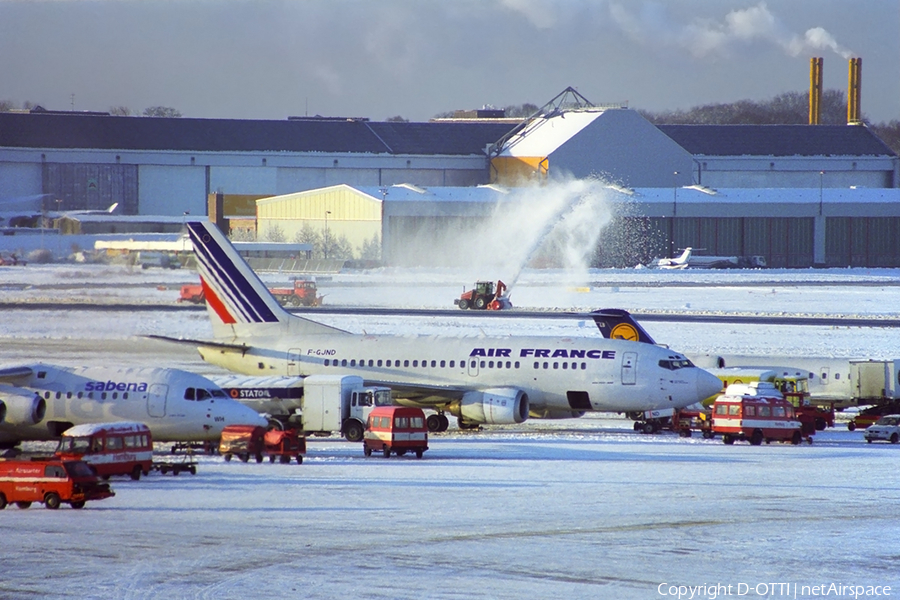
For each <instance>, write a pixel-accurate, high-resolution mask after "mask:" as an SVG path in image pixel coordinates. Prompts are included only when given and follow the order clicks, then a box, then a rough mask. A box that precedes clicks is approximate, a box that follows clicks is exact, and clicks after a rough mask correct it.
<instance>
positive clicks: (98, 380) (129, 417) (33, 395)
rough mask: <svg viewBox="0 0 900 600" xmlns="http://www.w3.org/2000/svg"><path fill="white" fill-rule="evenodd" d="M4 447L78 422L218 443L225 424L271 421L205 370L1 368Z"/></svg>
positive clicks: (0, 441)
mask: <svg viewBox="0 0 900 600" xmlns="http://www.w3.org/2000/svg"><path fill="white" fill-rule="evenodd" d="M0 417H2V418H0V448H10V447H13V446H15V445H16V444H18V443H19V442H22V441H32V440H50V439H55V438H58V437H59V436H60V434H62V432H63V431H65V430H66V429H68V428H69V427H72V426H73V425H82V424H85V423H106V422H111V421H140V422H142V423H146V424H147V426H148V427H149V428H150V431H151V433H152V434H153V439H154V440H155V441H160V442H182V441H184V442H186V441H207V440H210V441H211V440H217V439H218V438H219V436H220V435H221V433H222V428H223V427H225V426H226V425H262V426H265V425H266V420H265V419H264V418H263V417H261V416H260V415H259V414H258V413H256V412H255V411H253V410H252V409H250V408H248V407H246V406H244V405H243V404H240V403H238V402H236V401H234V400H232V399H231V398H229V397H228V396H227V395H226V394H225V392H223V391H222V389H221V388H220V387H219V386H218V385H216V384H215V383H213V382H212V381H210V380H209V379H207V378H206V377H203V376H201V375H195V374H194V373H188V372H187V371H181V370H179V369H160V368H147V367H141V368H108V367H78V368H72V367H60V366H54V365H48V364H43V363H37V364H31V365H22V366H15V367H7V368H3V369H0Z"/></svg>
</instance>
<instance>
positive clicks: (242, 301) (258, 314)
mask: <svg viewBox="0 0 900 600" xmlns="http://www.w3.org/2000/svg"><path fill="white" fill-rule="evenodd" d="M212 227H215V225H214V224H212V223H202V222H191V223H188V224H187V228H188V232H189V234H190V236H191V242H193V244H194V252H195V254H196V257H197V260H198V261H199V262H200V263H201V269H202V271H203V273H204V274H205V275H206V277H207V278H208V281H204V282H203V283H204V289H205V290H206V294H207V296H206V297H207V298H208V299H209V301H210V306H211V307H212V308H213V310H215V311H216V314H217V315H218V316H219V318H220V319H222V321H223V322H225V323H235V322H238V321H241V322H244V323H275V322H277V321H278V320H279V318H278V316H277V315H276V314H275V313H274V312H273V311H272V309H271V308H270V307H269V305H268V303H267V302H266V299H265V298H264V297H263V296H262V295H261V294H260V292H259V291H258V290H257V289H256V288H255V287H254V285H253V283H252V282H251V281H250V280H249V279H248V278H247V276H246V275H245V274H243V273H242V272H241V270H240V268H239V266H238V264H237V263H236V262H235V260H234V258H233V257H231V256H229V253H228V251H227V250H226V249H225V248H224V247H223V246H222V245H221V244H220V243H219V240H217V239H216V236H215V235H213V233H212V230H211V228H212ZM219 235H221V234H219ZM237 258H238V260H240V257H237ZM241 264H244V263H243V261H241ZM251 276H252V277H254V278H255V275H253V274H252V272H251ZM260 287H263V289H265V288H264V286H262V284H260ZM210 292H212V293H211V294H210ZM266 293H268V292H266Z"/></svg>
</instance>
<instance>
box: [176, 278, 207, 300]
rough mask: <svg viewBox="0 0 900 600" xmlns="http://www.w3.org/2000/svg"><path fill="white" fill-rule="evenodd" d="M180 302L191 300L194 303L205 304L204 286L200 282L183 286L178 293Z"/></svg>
mask: <svg viewBox="0 0 900 600" xmlns="http://www.w3.org/2000/svg"><path fill="white" fill-rule="evenodd" d="M178 301H179V302H191V303H193V304H203V303H204V302H206V296H205V294H204V293H203V286H202V285H200V284H199V283H189V284H186V285H183V286H181V292H180V293H179V295H178Z"/></svg>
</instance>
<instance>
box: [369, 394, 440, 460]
mask: <svg viewBox="0 0 900 600" xmlns="http://www.w3.org/2000/svg"><path fill="white" fill-rule="evenodd" d="M426 450H428V426H427V425H426V424H425V413H424V412H423V411H422V409H421V408H410V407H405V406H380V407H378V408H375V409H374V410H373V411H372V412H371V413H370V414H369V420H368V423H367V424H366V434H365V438H364V439H363V453H364V454H365V455H366V456H372V452H380V453H381V454H382V455H383V456H384V457H385V458H388V457H389V456H390V455H391V453H394V454H396V455H397V456H403V455H404V454H406V453H407V452H415V454H416V458H422V454H424V453H425V451H426Z"/></svg>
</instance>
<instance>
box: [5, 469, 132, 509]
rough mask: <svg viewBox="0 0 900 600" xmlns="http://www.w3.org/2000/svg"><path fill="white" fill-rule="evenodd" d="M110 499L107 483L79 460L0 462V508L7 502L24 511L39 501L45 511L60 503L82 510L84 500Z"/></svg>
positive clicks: (113, 494)
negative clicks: (44, 507) (45, 508)
mask: <svg viewBox="0 0 900 600" xmlns="http://www.w3.org/2000/svg"><path fill="white" fill-rule="evenodd" d="M112 496H115V493H113V492H112V490H110V489H109V484H108V483H103V482H101V481H100V480H99V479H97V476H96V475H95V474H94V472H93V471H92V470H91V467H90V466H89V465H88V464H87V463H86V462H84V461H81V460H60V459H58V458H41V459H32V460H0V509H4V508H6V505H7V504H9V503H11V502H14V503H15V504H16V506H18V507H19V508H28V507H29V506H31V504H32V503H33V502H42V503H43V504H44V506H46V507H47V508H49V509H57V508H59V505H60V504H62V503H64V502H66V503H68V504H69V505H70V506H71V507H72V508H84V504H85V502H87V501H88V500H102V499H104V498H111V497H112Z"/></svg>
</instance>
